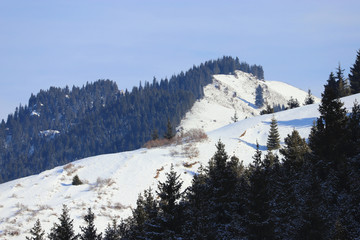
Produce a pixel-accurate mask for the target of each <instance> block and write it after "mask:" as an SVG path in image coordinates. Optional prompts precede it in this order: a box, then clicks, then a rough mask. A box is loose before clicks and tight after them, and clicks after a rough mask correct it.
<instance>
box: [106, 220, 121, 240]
mask: <svg viewBox="0 0 360 240" xmlns="http://www.w3.org/2000/svg"><path fill="white" fill-rule="evenodd" d="M104 240H120V236H119V234H118V231H117V225H116V220H115V219H114V220H113V221H112V224H111V225H110V224H108V226H107V227H106V229H105V236H104Z"/></svg>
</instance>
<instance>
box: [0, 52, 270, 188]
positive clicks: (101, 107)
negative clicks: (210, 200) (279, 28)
mask: <svg viewBox="0 0 360 240" xmlns="http://www.w3.org/2000/svg"><path fill="white" fill-rule="evenodd" d="M235 70H242V71H244V72H248V73H252V74H254V75H255V76H257V77H258V78H259V79H263V78H264V72H263V69H262V67H261V66H257V65H252V66H250V65H249V64H247V63H245V62H240V61H239V59H238V58H232V57H223V58H221V59H218V60H214V61H208V62H205V63H203V64H201V65H199V66H193V67H192V68H191V69H190V70H188V71H187V72H181V73H180V74H178V75H174V76H172V77H171V78H170V79H167V78H165V79H161V80H160V81H158V80H157V79H155V78H154V79H153V80H152V82H145V83H140V85H139V86H138V87H134V88H133V89H132V90H131V91H128V90H125V91H120V90H119V89H118V86H117V85H116V83H115V82H112V81H110V80H99V81H96V82H94V83H87V84H86V85H85V86H83V87H81V88H80V87H72V88H69V87H68V86H66V87H65V88H56V87H51V88H50V89H48V90H46V91H44V90H41V91H40V92H39V93H38V94H36V95H31V97H30V99H29V103H28V105H25V106H21V105H20V106H19V107H18V108H16V110H15V112H14V113H13V114H9V115H8V118H7V119H6V121H4V120H3V121H2V122H1V123H0V182H5V181H9V180H12V179H16V178H19V177H23V176H27V175H30V174H35V173H39V172H41V171H44V170H46V169H50V168H53V167H55V166H58V165H62V164H66V163H68V162H71V161H74V160H76V159H81V158H84V157H88V156H93V155H99V154H105V153H113V152H121V151H126V150H133V149H136V148H139V147H141V146H142V145H143V144H144V143H145V142H146V141H148V140H150V139H151V138H152V134H153V133H154V132H157V134H158V136H163V135H164V134H165V132H166V131H167V123H168V120H169V121H170V123H171V126H173V127H174V126H177V125H178V124H179V123H180V120H181V119H182V117H184V115H185V114H186V112H187V111H189V110H190V109H191V107H192V105H193V104H194V102H195V101H196V100H197V99H200V98H202V97H203V94H204V93H203V88H204V86H206V85H207V84H209V83H211V82H212V75H213V74H229V73H232V72H234V71H235ZM173 130H175V129H173Z"/></svg>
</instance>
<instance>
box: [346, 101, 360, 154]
mask: <svg viewBox="0 0 360 240" xmlns="http://www.w3.org/2000/svg"><path fill="white" fill-rule="evenodd" d="M346 139H347V140H348V144H346V147H347V148H346V153H347V156H348V157H352V156H355V155H357V154H358V153H360V105H359V103H358V102H357V101H356V100H355V102H354V106H353V107H352V111H351V113H350V115H349V122H348V126H347V137H346Z"/></svg>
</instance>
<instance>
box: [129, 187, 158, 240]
mask: <svg viewBox="0 0 360 240" xmlns="http://www.w3.org/2000/svg"><path fill="white" fill-rule="evenodd" d="M158 215H159V209H158V203H157V201H156V200H155V197H154V195H153V193H152V189H151V188H149V189H147V190H145V191H144V193H143V195H142V194H139V196H138V199H137V201H136V208H135V209H133V211H132V218H131V227H130V236H131V238H134V239H135V238H146V237H148V238H152V237H153V236H152V234H151V233H160V232H161V226H160V223H159V222H158V219H159V217H158Z"/></svg>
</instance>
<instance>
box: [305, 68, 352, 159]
mask: <svg viewBox="0 0 360 240" xmlns="http://www.w3.org/2000/svg"><path fill="white" fill-rule="evenodd" d="M334 81H335V79H334V76H333V74H332V73H331V74H330V77H329V80H328V85H325V90H324V93H323V94H322V99H321V104H320V106H319V112H320V118H318V120H317V125H316V128H313V130H312V133H311V135H310V137H309V144H310V147H311V149H312V150H313V152H314V154H315V155H316V156H317V158H321V159H323V160H327V161H328V162H330V163H331V164H334V166H336V165H338V164H339V163H340V162H342V161H343V157H344V150H345V149H346V148H345V146H344V145H345V143H346V139H345V137H346V129H345V128H346V125H347V119H348V118H347V116H346V109H345V108H344V107H343V105H344V104H343V103H342V102H340V100H339V99H337V97H336V90H335V89H334V88H333V87H331V85H332V83H333V82H334Z"/></svg>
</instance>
